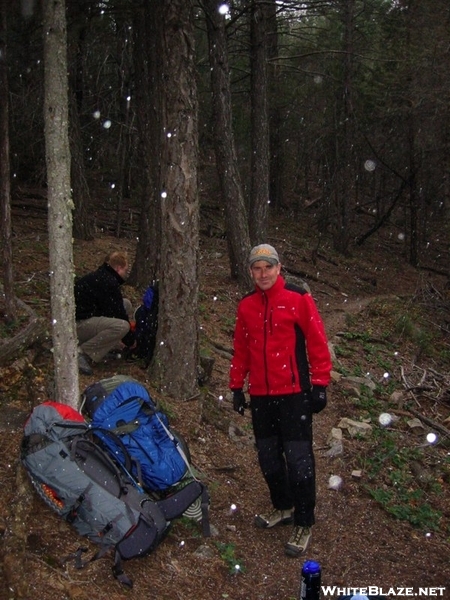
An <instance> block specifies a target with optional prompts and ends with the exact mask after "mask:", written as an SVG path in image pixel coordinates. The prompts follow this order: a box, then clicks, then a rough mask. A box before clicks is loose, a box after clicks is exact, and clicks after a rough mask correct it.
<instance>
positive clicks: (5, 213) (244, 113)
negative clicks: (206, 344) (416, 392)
mask: <svg viewBox="0 0 450 600" xmlns="http://www.w3.org/2000/svg"><path fill="white" fill-rule="evenodd" d="M222 7H225V8H222ZM41 8H42V9H43V10H41ZM1 10H2V14H1V17H2V18H1V31H0V33H1V35H0V44H1V52H0V78H1V81H0V108H1V113H0V127H1V132H2V135H1V136H0V142H1V143H0V168H1V172H0V183H1V190H0V191H1V209H2V218H1V227H2V230H1V233H2V242H3V254H2V267H3V283H4V291H5V294H4V296H2V302H4V304H5V306H3V304H2V313H3V315H2V317H3V319H2V323H3V327H2V337H3V339H4V341H2V343H1V345H0V360H1V364H9V363H10V362H11V361H12V360H13V359H15V358H16V357H17V356H18V355H20V354H21V353H22V352H23V350H24V348H25V347H26V346H28V344H29V343H31V342H34V341H36V339H41V338H42V337H44V338H45V339H47V341H48V339H49V335H50V337H51V338H52V340H53V350H54V351H53V361H54V372H55V373H54V374H55V386H56V388H57V394H56V396H57V397H58V398H60V399H64V400H65V401H68V402H71V403H74V404H76V403H78V397H79V388H80V382H79V381H78V373H77V369H76V340H74V336H73V318H72V316H71V315H73V305H72V304H71V300H73V299H71V295H72V292H71V285H70V284H71V282H72V280H73V274H74V273H75V272H76V273H77V274H81V272H82V271H83V270H85V269H86V268H87V267H88V266H89V268H91V267H94V266H95V265H92V264H91V261H90V260H88V259H87V255H86V256H85V257H84V258H83V260H81V261H80V260H78V261H77V263H76V266H74V265H73V258H72V255H71V252H72V248H71V245H72V235H73V237H74V238H75V240H76V243H80V244H84V243H94V242H97V240H103V238H104V236H105V234H107V235H108V236H113V238H115V239H116V241H117V246H118V247H120V246H125V247H128V248H129V249H130V251H131V252H132V255H133V258H134V263H133V270H132V273H131V277H130V280H129V283H130V285H131V286H132V289H131V290H130V291H131V293H132V294H134V298H135V299H136V300H138V299H139V297H140V294H141V293H142V291H143V290H144V289H145V287H146V286H147V285H148V283H149V282H150V281H152V280H153V279H158V280H159V281H160V289H161V295H160V297H161V305H160V329H159V334H158V335H159V339H158V342H159V343H158V344H157V349H158V350H157V353H156V356H155V360H154V361H153V363H152V365H151V367H150V370H149V371H148V373H146V377H149V379H150V381H151V385H152V386H154V388H155V389H156V390H158V392H160V393H163V394H165V395H167V397H168V398H176V399H184V400H185V399H189V398H195V397H196V396H197V394H198V387H199V377H198V374H199V371H198V365H199V363H200V362H201V358H204V357H202V356H201V355H202V353H203V352H204V348H202V347H201V343H202V339H201V336H200V333H199V332H200V329H201V328H200V316H201V314H202V311H203V310H204V309H203V305H202V300H203V296H202V291H201V290H200V285H199V278H200V275H201V274H200V273H199V265H200V263H199V254H200V240H201V239H203V240H204V239H207V240H209V242H210V243H211V247H214V245H215V244H217V245H218V246H220V249H221V252H220V253H218V254H217V256H218V257H219V261H220V268H221V269H222V268H223V266H224V263H226V265H227V269H228V270H229V276H230V285H237V286H238V287H239V290H240V291H241V292H243V291H246V290H247V289H249V285H250V282H249V280H248V273H247V269H246V258H247V254H248V250H249V248H250V247H251V245H252V244H255V243H259V242H261V241H266V240H267V239H269V240H271V241H272V240H274V227H275V228H276V229H275V230H276V232H277V235H276V239H275V241H274V243H275V242H277V244H278V245H279V246H280V247H281V249H282V250H284V256H286V255H287V256H288V257H289V256H291V255H290V254H289V252H290V251H292V250H293V254H292V256H296V255H297V254H298V247H299V246H301V242H300V241H299V238H298V235H299V232H298V230H297V229H296V227H295V225H296V224H299V225H300V228H301V231H302V234H303V235H305V234H306V233H308V235H309V238H308V239H309V242H308V245H307V247H306V246H305V248H302V251H304V252H305V253H307V260H308V262H309V264H310V265H313V266H314V267H313V268H312V269H307V270H306V269H305V270H303V269H302V265H300V266H299V265H298V262H297V263H296V262H295V261H294V263H295V265H294V267H293V268H292V269H291V270H292V271H293V272H294V274H295V275H298V276H301V277H304V278H306V279H308V280H309V283H310V284H311V282H314V286H315V289H316V290H317V289H318V287H319V286H320V283H321V276H322V277H323V274H324V267H323V260H324V256H328V257H329V256H330V255H332V256H333V257H334V258H333V260H334V261H335V263H336V264H347V265H349V262H348V261H351V257H352V256H354V255H357V254H358V253H359V252H361V251H363V250H364V249H367V248H370V252H372V253H373V255H374V262H373V277H372V275H368V274H367V273H366V272H364V275H362V273H361V276H362V278H363V279H364V280H365V281H368V279H369V280H372V281H376V280H378V285H380V283H379V280H380V272H379V271H378V272H377V269H378V267H377V262H376V257H377V254H378V253H380V257H381V254H382V250H383V249H384V244H385V243H386V240H388V241H390V242H392V244H391V245H390V246H389V247H390V249H391V250H392V262H393V263H395V264H396V269H397V271H396V272H397V277H398V282H396V283H400V281H401V277H400V273H401V269H402V268H401V267H400V268H399V267H398V264H399V263H398V262H397V261H399V262H400V264H403V265H404V267H403V268H404V270H405V273H406V272H408V273H410V271H409V269H413V271H415V272H423V271H425V272H428V273H430V274H434V275H437V276H438V277H439V278H440V281H441V282H442V281H444V282H445V281H446V280H448V268H449V260H448V258H449V252H448V250H449V235H448V230H449V216H450V209H449V205H450V199H449V192H450V187H449V176H450V147H449V134H450V130H449V126H450V119H449V110H450V108H449V107H450V102H449V100H450V98H449V95H450V85H449V74H448V73H449V69H448V67H449V48H450V43H449V42H450V39H449V38H450V27H449V24H450V7H449V6H448V2H446V1H434V0H433V1H431V0H430V1H429V2H426V3H425V2H418V1H412V0H411V1H409V2H408V1H405V2H387V1H379V0H367V1H364V2H363V1H356V0H342V1H331V2H327V1H315V0H312V1H311V2H275V1H271V0H268V1H258V0H254V1H251V2H250V1H248V2H234V3H232V4H230V5H222V3H217V2H215V1H214V2H213V1H205V2H198V3H193V2H187V1H184V0H178V1H174V0H170V1H169V0H168V1H166V2H164V3H161V2H159V1H157V0H150V1H148V2H138V1H129V2H125V1H108V2H74V1H72V0H66V2H61V1H56V2H52V3H50V2H47V1H44V2H43V3H42V5H40V4H38V3H35V2H32V1H30V0H23V1H22V2H3V3H2V4H1ZM64 107H65V109H66V110H65V111H64V110H62V109H64ZM60 110H61V113H60V112H59V111H60ZM55 125H57V126H55ZM64 132H66V134H67V138H66V139H65V137H64V136H65V133H64ZM59 144H61V145H60V146H59V147H58V145H59ZM50 149H51V150H52V152H50ZM11 209H12V210H13V212H14V211H17V209H19V211H20V210H23V211H24V213H20V212H19V217H17V216H16V217H15V222H16V223H17V219H19V220H20V219H21V216H20V214H23V215H25V214H26V211H27V210H33V211H34V210H37V211H43V213H44V214H46V213H47V211H48V248H47V250H48V252H49V256H50V259H49V265H50V268H49V273H50V274H51V277H49V278H48V279H47V277H44V278H43V280H42V286H43V289H42V294H43V295H47V294H49V295H50V296H51V309H50V310H49V306H48V305H47V304H43V305H42V304H40V303H39V302H36V303H33V300H32V297H27V298H25V300H26V302H25V303H24V302H22V301H21V299H20V295H21V293H22V292H23V287H22V286H21V285H17V283H16V282H15V278H14V265H15V266H16V269H18V271H19V272H22V266H21V265H20V263H21V261H22V258H21V255H20V253H18V254H14V246H16V250H17V244H18V243H20V242H19V238H18V236H19V232H20V228H19V225H16V227H15V228H14V226H11ZM72 209H73V213H72ZM16 215H17V213H16ZM13 223H14V221H13ZM289 224H292V225H293V227H292V228H291V227H290V226H289ZM305 226H307V232H305V229H304V227H305ZM60 230H61V231H63V232H64V236H63V245H64V251H61V246H60V244H61V243H62V242H61V239H59V237H58V236H59V232H60ZM41 239H43V238H42V234H41V233H36V238H35V239H34V240H33V241H32V242H31V243H32V244H33V245H34V246H35V254H36V255H37V254H38V247H39V246H40V245H41V243H42V242H41V241H40V240H41ZM130 241H133V243H132V244H130ZM102 247H103V246H102ZM224 247H225V249H226V250H225V252H224V253H223V249H224ZM318 261H319V262H320V263H321V269H320V272H321V276H319V275H318V272H319V268H317V274H316V275H312V272H314V271H315V270H316V265H317V264H318ZM380 262H381V258H380ZM18 263H19V267H18V266H17V265H18ZM41 264H42V263H41ZM44 264H45V263H44ZM346 268H348V269H349V271H351V267H346ZM349 271H348V272H349ZM208 272H209V274H210V280H211V282H213V281H214V273H213V272H211V271H208ZM348 272H345V273H340V277H341V278H340V279H339V280H338V283H337V287H338V288H342V287H344V285H345V276H346V274H348ZM60 275H64V276H67V277H66V278H65V281H64V283H65V285H66V287H65V288H64V287H63V288H62V289H60V288H58V286H57V285H55V281H56V280H57V279H58V277H59V276H60ZM305 275H306V277H305ZM335 276H336V274H335ZM367 278H368V279H367ZM381 278H382V275H381ZM40 281H41V280H39V283H40ZM402 283H403V282H402ZM374 285H375V284H374ZM391 285H392V287H394V286H393V282H392V284H391ZM442 285H445V284H442ZM34 291H35V293H36V289H34ZM237 297H238V296H237V295H234V296H233V297H232V298H231V300H232V301H233V302H235V300H236V299H237ZM439 298H441V296H440V295H439ZM447 305H448V301H447V304H446V306H447ZM30 306H31V310H30ZM403 310H406V309H403ZM407 314H408V313H407ZM59 315H63V316H64V318H59ZM50 318H51V323H52V328H51V330H52V331H51V333H50V334H48V323H49V322H50V321H49V320H50ZM71 324H72V325H71ZM22 326H23V329H22ZM60 327H61V329H59V328H60ZM442 327H443V328H444V329H443V330H442V331H443V332H444V334H445V331H446V330H447V329H448V323H447V324H446V321H445V320H444V324H443V325H442ZM446 328H447V329H446ZM18 330H20V334H23V335H22V336H21V335H20V334H19V336H18V337H17V336H16V335H15V334H17V331H18ZM70 338H72V340H71V341H72V344H71V345H70V344H69V345H66V341H67V340H68V339H69V341H70ZM17 339H18V340H19V341H18V343H16V340H17ZM441 350H442V351H441V355H440V359H441V360H443V361H444V364H445V361H447V364H448V350H447V354H446V346H445V345H444V346H442V347H441ZM366 351H367V349H365V350H364V352H366ZM82 383H83V382H81V384H82ZM444 389H445V386H444ZM443 394H444V392H442V393H441V395H440V396H439V397H440V398H441V396H442V395H443ZM175 410H176V409H174V411H175ZM447 460H448V459H447ZM446 477H447V479H446ZM443 481H444V483H448V473H447V475H446V476H443ZM444 497H445V496H444ZM403 501H404V498H403ZM385 504H388V502H387V500H385ZM400 504H401V503H400ZM406 504H408V503H407V502H406ZM376 532H377V533H378V530H376ZM443 538H444V539H447V538H448V532H447V529H446V526H445V527H444V529H443ZM439 583H442V582H439ZM250 587H251V586H250ZM25 597H26V596H25Z"/></svg>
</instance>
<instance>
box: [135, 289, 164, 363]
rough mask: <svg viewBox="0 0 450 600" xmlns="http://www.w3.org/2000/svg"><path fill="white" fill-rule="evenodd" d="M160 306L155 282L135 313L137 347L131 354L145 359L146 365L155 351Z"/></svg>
mask: <svg viewBox="0 0 450 600" xmlns="http://www.w3.org/2000/svg"><path fill="white" fill-rule="evenodd" d="M158 307H159V294H158V284H157V283H155V284H153V285H151V286H149V287H148V288H147V289H146V291H145V293H144V296H143V298H142V304H141V306H139V308H137V309H136V312H135V313H134V319H135V323H136V326H135V340H136V348H134V349H133V350H132V351H131V355H132V356H134V357H137V358H140V359H143V360H144V361H145V366H148V365H149V364H150V361H151V360H152V357H153V353H154V351H155V344H156V334H157V332H158Z"/></svg>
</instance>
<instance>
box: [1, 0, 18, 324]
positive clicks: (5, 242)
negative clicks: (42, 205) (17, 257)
mask: <svg viewBox="0 0 450 600" xmlns="http://www.w3.org/2000/svg"><path fill="white" fill-rule="evenodd" d="M6 22H7V3H6V2H1V4H0V210H1V214H0V219H1V221H0V231H1V238H0V239H1V241H2V246H3V289H4V294H5V313H6V315H5V316H6V320H7V321H13V320H14V319H15V318H16V302H15V295H14V277H13V266H12V243H11V186H10V167H9V124H8V123H9V110H8V106H9V99H8V69H7V63H6V50H7V49H6V32H7V25H6Z"/></svg>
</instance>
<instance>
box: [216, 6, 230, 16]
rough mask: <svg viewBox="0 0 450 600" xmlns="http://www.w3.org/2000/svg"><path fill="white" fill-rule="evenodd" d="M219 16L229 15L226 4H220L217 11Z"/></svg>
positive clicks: (228, 8)
mask: <svg viewBox="0 0 450 600" xmlns="http://www.w3.org/2000/svg"><path fill="white" fill-rule="evenodd" d="M217 10H218V11H219V14H220V15H228V14H229V13H230V7H229V6H228V4H221V5H220V6H219V8H218V9H217Z"/></svg>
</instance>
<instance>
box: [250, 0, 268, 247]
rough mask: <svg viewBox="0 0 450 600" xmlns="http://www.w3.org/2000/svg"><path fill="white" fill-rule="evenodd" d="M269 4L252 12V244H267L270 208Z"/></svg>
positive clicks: (258, 4) (256, 1) (261, 2)
mask: <svg viewBox="0 0 450 600" xmlns="http://www.w3.org/2000/svg"><path fill="white" fill-rule="evenodd" d="M268 15H269V11H268V7H267V3H266V0H253V3H252V10H251V16H250V18H251V26H250V32H251V103H252V154H251V165H252V180H251V197H250V211H249V229H250V239H251V242H252V244H260V243H262V242H264V241H266V234H267V215H268V207H269V204H268V202H269V116H268V107H267V106H268V103H267V92H268V88H267V86H268V79H267V77H268V75H267V53H268V45H267V42H268V38H267V21H268Z"/></svg>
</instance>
